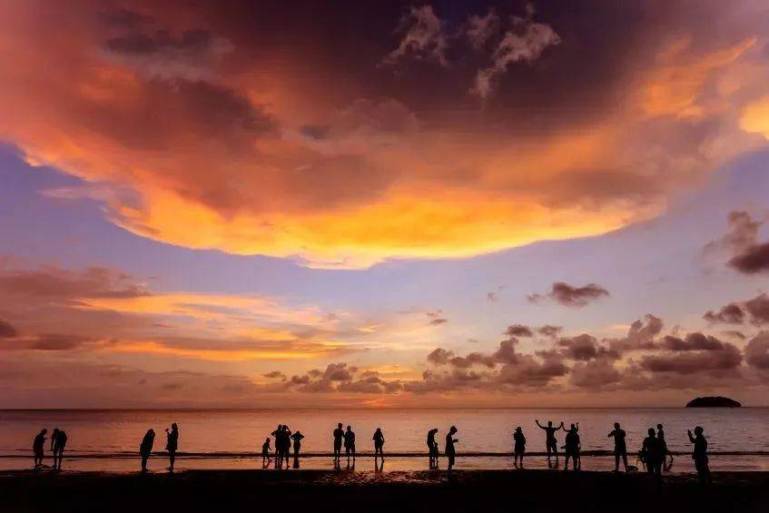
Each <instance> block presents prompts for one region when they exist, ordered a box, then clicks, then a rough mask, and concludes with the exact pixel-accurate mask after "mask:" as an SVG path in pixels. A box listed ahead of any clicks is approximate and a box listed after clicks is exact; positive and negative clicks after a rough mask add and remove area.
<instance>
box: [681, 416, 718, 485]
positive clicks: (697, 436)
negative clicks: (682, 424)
mask: <svg viewBox="0 0 769 513" xmlns="http://www.w3.org/2000/svg"><path fill="white" fill-rule="evenodd" d="M703 431H704V430H703V429H702V427H700V426H697V427H696V428H694V436H692V432H691V430H690V431H687V432H686V433H687V434H688V435H689V441H690V442H691V443H693V444H694V450H693V451H692V459H693V460H694V468H695V469H697V477H699V479H700V483H702V484H704V485H705V484H711V483H712V482H713V481H712V478H711V476H710V466H709V465H708V441H707V439H706V438H705V435H704V434H703Z"/></svg>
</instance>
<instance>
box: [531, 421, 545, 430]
mask: <svg viewBox="0 0 769 513" xmlns="http://www.w3.org/2000/svg"><path fill="white" fill-rule="evenodd" d="M534 422H536V423H537V427H539V429H545V426H543V425H542V424H540V423H539V421H538V420H535V421H534Z"/></svg>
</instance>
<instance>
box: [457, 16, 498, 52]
mask: <svg viewBox="0 0 769 513" xmlns="http://www.w3.org/2000/svg"><path fill="white" fill-rule="evenodd" d="M500 22H501V20H500V18H499V16H498V15H497V13H496V12H495V11H494V9H489V11H488V12H487V13H486V15H485V16H478V15H477V14H473V15H471V16H470V17H469V18H468V19H467V28H466V29H465V35H466V36H467V40H468V42H469V43H470V46H472V47H473V48H475V49H476V50H480V49H482V48H483V47H484V46H485V45H486V43H487V42H488V41H489V40H490V39H491V38H492V37H494V36H495V35H496V34H497V33H498V32H499V27H500Z"/></svg>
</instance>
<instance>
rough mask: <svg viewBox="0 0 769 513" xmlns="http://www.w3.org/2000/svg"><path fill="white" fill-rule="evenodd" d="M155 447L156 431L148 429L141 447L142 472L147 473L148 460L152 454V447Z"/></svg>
mask: <svg viewBox="0 0 769 513" xmlns="http://www.w3.org/2000/svg"><path fill="white" fill-rule="evenodd" d="M153 445H155V430H154V429H148V430H147V432H146V433H145V434H144V438H142V443H141V444H140V445H139V454H140V455H141V458H142V472H147V460H149V458H150V455H151V454H152V446H153Z"/></svg>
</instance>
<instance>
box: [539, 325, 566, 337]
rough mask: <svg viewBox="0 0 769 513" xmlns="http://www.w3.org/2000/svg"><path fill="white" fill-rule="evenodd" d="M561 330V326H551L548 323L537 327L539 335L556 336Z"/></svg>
mask: <svg viewBox="0 0 769 513" xmlns="http://www.w3.org/2000/svg"><path fill="white" fill-rule="evenodd" d="M562 330H563V328H562V327H561V326H553V325H550V324H546V325H544V326H540V327H539V328H537V333H539V334H540V335H544V336H546V337H557V336H558V334H559V333H561V331H562Z"/></svg>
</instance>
